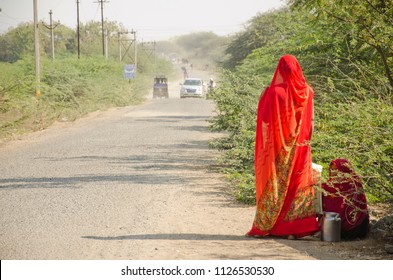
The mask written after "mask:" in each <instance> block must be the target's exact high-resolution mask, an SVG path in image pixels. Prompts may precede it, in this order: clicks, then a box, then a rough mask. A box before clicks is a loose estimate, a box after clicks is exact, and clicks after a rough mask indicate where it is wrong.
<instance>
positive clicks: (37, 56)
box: [33, 0, 41, 99]
mask: <svg viewBox="0 0 393 280" xmlns="http://www.w3.org/2000/svg"><path fill="white" fill-rule="evenodd" d="M33 7H34V51H35V79H36V81H35V82H36V85H35V96H36V98H37V99H38V98H39V97H40V96H41V91H40V83H41V78H40V38H39V35H40V34H39V24H38V13H37V0H33Z"/></svg>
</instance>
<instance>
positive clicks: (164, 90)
mask: <svg viewBox="0 0 393 280" xmlns="http://www.w3.org/2000/svg"><path fill="white" fill-rule="evenodd" d="M157 97H160V98H161V97H165V98H169V95H168V79H167V78H166V77H165V76H164V75H158V76H156V77H154V87H153V98H157Z"/></svg>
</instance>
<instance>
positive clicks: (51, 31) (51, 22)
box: [42, 10, 59, 60]
mask: <svg viewBox="0 0 393 280" xmlns="http://www.w3.org/2000/svg"><path fill="white" fill-rule="evenodd" d="M52 14H53V13H52V10H50V11H49V21H50V24H49V25H46V24H45V23H44V22H43V23H42V24H43V25H44V26H45V27H46V28H48V29H49V30H50V39H51V43H52V60H55V37H54V34H53V30H54V29H55V28H56V27H57V26H58V25H59V23H57V24H56V25H55V26H53V21H52Z"/></svg>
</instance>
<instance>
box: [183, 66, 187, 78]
mask: <svg viewBox="0 0 393 280" xmlns="http://www.w3.org/2000/svg"><path fill="white" fill-rule="evenodd" d="M182 70H183V77H184V79H187V78H188V72H187V68H186V67H182Z"/></svg>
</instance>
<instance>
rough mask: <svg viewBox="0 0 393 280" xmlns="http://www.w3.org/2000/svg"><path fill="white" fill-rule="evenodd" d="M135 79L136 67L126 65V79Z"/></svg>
mask: <svg viewBox="0 0 393 280" xmlns="http://www.w3.org/2000/svg"><path fill="white" fill-rule="evenodd" d="M134 78H135V65H134V64H126V65H124V79H126V80H131V79H134Z"/></svg>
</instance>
